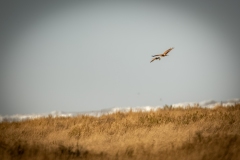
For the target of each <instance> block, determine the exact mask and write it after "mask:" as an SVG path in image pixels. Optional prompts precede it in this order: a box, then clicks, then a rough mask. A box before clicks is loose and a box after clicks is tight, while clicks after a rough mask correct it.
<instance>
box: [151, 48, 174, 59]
mask: <svg viewBox="0 0 240 160" xmlns="http://www.w3.org/2000/svg"><path fill="white" fill-rule="evenodd" d="M172 49H174V48H173V47H172V48H169V49H168V50H166V51H165V52H163V53H162V54H156V55H153V56H152V57H157V56H161V57H165V56H167V54H168V53H169V52H170V51H171V50H172Z"/></svg>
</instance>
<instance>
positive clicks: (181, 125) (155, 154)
mask: <svg viewBox="0 0 240 160" xmlns="http://www.w3.org/2000/svg"><path fill="white" fill-rule="evenodd" d="M0 159H1V160H5V159H24V160H25V159H36V160H38V159H39V160H40V159H44V160H48V159H49V160H50V159H58V160H61V159H64V160H65V159H94V160H95V159H96V160H97V159H104V160H105V159H119V160H120V159H124V160H125V159H126V160H127V159H156V160H159V159H164V160H172V159H174V160H175V159H182V160H192V159H194V160H200V159H211V160H212V159H218V160H219V159H240V104H236V105H234V106H231V107H221V106H218V107H216V108H214V109H206V108H201V107H199V106H195V107H188V108H185V109H183V108H171V107H168V106H165V107H164V108H163V109H158V110H157V111H150V112H131V111H130V112H127V113H122V112H117V113H113V114H109V115H103V116H101V117H91V116H77V117H67V118H66V117H65V118H63V117H57V118H53V117H51V116H49V117H46V118H39V119H34V120H26V121H22V122H2V123H0Z"/></svg>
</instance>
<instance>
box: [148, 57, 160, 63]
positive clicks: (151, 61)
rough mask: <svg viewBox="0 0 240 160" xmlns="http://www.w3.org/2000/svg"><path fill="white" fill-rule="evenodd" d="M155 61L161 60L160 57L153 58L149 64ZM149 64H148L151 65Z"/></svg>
mask: <svg viewBox="0 0 240 160" xmlns="http://www.w3.org/2000/svg"><path fill="white" fill-rule="evenodd" d="M157 59H158V60H160V59H161V58H160V57H154V58H153V59H152V60H151V62H153V61H155V60H157ZM151 62H150V63H151Z"/></svg>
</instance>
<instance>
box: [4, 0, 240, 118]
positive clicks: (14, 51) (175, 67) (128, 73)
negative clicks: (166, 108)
mask: <svg viewBox="0 0 240 160" xmlns="http://www.w3.org/2000/svg"><path fill="white" fill-rule="evenodd" d="M238 6H239V2H236V1H228V2H226V1H211V2H209V1H206V0H203V1H198V2H193V1H190V0H184V1H181V2H180V1H176V0H168V1H164V0H163V1H146V2H144V1H141V2H134V1H115V2H113V1H112V2H107V1H101V2H99V1H91V2H90V1H78V2H76V1H71V2H69V1H68V2H64V1H57V2H49V1H39V2H31V1H30V2H29V1H25V0H23V1H21V2H20V1H19V2H10V1H2V2H0V22H1V23H0V33H1V37H0V75H1V77H0V87H1V91H0V106H1V108H0V115H6V114H8V115H11V114H17V113H18V114H28V113H47V112H50V111H53V110H61V111H79V112H80V111H91V110H101V109H104V108H112V107H128V106H130V107H136V106H157V105H165V104H169V105H170V104H175V103H181V102H200V101H203V100H211V99H213V100H216V101H225V100H228V99H233V98H240V85H239V84H240V72H239V68H240V63H239V60H240V53H239V49H240V45H239V42H240V38H239V37H240V32H239V28H240V19H239V17H238V16H239V15H240V10H239V8H238ZM170 47H174V49H173V50H172V51H171V52H170V53H169V56H167V57H164V58H162V59H161V60H160V61H158V60H157V61H154V62H153V63H150V60H151V58H152V57H151V56H152V55H154V54H160V53H162V52H164V51H165V50H166V49H168V48H170Z"/></svg>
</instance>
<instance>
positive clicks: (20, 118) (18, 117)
mask: <svg viewBox="0 0 240 160" xmlns="http://www.w3.org/2000/svg"><path fill="white" fill-rule="evenodd" d="M239 103H240V98H236V99H231V100H228V101H221V102H217V101H214V100H206V101H202V102H199V103H196V102H184V103H177V104H172V107H173V108H176V107H183V108H185V107H192V106H196V105H199V106H201V107H206V108H214V107H215V106H218V105H222V106H224V107H228V106H232V105H235V104H239ZM158 108H163V106H144V107H115V108H109V109H102V110H99V111H90V112H62V111H52V112H51V113H45V114H26V115H21V114H15V115H6V116H1V115H0V122H2V121H8V122H13V121H23V120H28V119H35V118H40V117H48V116H52V117H72V116H77V115H90V116H97V117H99V116H101V115H104V114H111V113H115V112H118V111H120V112H128V111H130V110H132V111H133V112H137V111H144V112H148V111H150V110H157V109H158Z"/></svg>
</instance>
